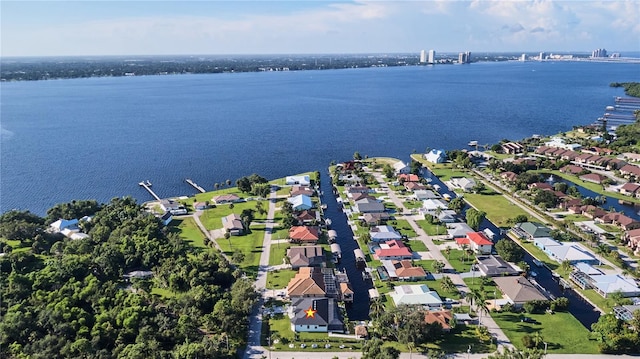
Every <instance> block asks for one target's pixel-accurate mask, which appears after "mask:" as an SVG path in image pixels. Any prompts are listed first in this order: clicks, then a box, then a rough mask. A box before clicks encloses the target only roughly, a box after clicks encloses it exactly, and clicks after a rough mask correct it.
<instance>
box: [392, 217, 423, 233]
mask: <svg viewBox="0 0 640 359" xmlns="http://www.w3.org/2000/svg"><path fill="white" fill-rule="evenodd" d="M389 224H391V225H392V226H393V227H394V228H395V229H396V230H397V231H398V232H400V234H402V235H405V236H407V237H408V238H415V237H416V236H417V234H416V232H415V231H414V230H413V228H412V227H411V225H410V224H409V222H408V221H407V220H406V219H394V220H393V221H389Z"/></svg>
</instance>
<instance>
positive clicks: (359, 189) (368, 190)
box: [345, 186, 373, 197]
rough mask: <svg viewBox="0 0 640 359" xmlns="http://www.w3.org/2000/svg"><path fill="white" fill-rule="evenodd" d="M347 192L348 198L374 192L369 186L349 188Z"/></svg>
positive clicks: (346, 189)
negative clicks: (357, 194)
mask: <svg viewBox="0 0 640 359" xmlns="http://www.w3.org/2000/svg"><path fill="white" fill-rule="evenodd" d="M345 191H346V192H347V197H351V196H352V195H354V194H356V193H363V194H367V193H372V192H373V191H372V190H371V188H369V187H367V186H347V188H345Z"/></svg>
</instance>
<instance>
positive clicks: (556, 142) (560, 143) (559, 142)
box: [544, 137, 582, 151]
mask: <svg viewBox="0 0 640 359" xmlns="http://www.w3.org/2000/svg"><path fill="white" fill-rule="evenodd" d="M544 145H545V146H547V147H555V148H562V149H565V150H571V151H578V150H580V149H581V148H582V146H581V145H579V144H577V143H566V142H564V139H562V138H559V137H553V138H551V141H549V142H546V143H545V144H544Z"/></svg>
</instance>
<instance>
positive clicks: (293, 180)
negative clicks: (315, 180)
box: [285, 175, 311, 186]
mask: <svg viewBox="0 0 640 359" xmlns="http://www.w3.org/2000/svg"><path fill="white" fill-rule="evenodd" d="M285 184H287V185H291V186H293V185H300V186H310V185H311V179H310V178H309V175H302V176H287V177H286V178H285Z"/></svg>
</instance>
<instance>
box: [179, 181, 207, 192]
mask: <svg viewBox="0 0 640 359" xmlns="http://www.w3.org/2000/svg"><path fill="white" fill-rule="evenodd" d="M184 181H185V182H187V183H188V184H190V185H191V186H192V187H193V188H195V189H197V190H198V191H200V193H205V192H207V191H206V190H205V189H204V188H202V187H200V186H198V184H197V183H195V182H193V181H192V180H191V178H187V179H185V180H184Z"/></svg>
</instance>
